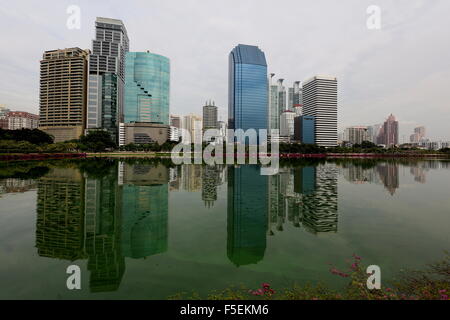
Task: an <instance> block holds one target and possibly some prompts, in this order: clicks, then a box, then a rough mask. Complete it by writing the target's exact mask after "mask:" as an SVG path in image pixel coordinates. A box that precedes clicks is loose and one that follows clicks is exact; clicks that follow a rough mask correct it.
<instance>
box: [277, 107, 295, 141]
mask: <svg viewBox="0 0 450 320" xmlns="http://www.w3.org/2000/svg"><path fill="white" fill-rule="evenodd" d="M295 116H296V115H295V113H294V112H293V111H290V110H285V111H283V113H282V114H281V116H280V136H281V137H286V138H287V139H288V140H290V139H291V138H294V118H295Z"/></svg>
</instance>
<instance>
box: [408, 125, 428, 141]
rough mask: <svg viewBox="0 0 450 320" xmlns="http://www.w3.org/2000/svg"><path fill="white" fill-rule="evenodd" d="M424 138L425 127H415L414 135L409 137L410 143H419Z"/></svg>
mask: <svg viewBox="0 0 450 320" xmlns="http://www.w3.org/2000/svg"><path fill="white" fill-rule="evenodd" d="M425 136H426V129H425V127H417V128H414V134H413V135H411V137H410V142H411V143H420V142H421V141H422V140H423V139H425Z"/></svg>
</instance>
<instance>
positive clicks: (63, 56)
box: [39, 48, 89, 142]
mask: <svg viewBox="0 0 450 320" xmlns="http://www.w3.org/2000/svg"><path fill="white" fill-rule="evenodd" d="M88 55H89V51H88V50H81V49H80V48H69V49H62V50H51V51H45V52H44V55H43V58H42V60H41V71H40V89H39V121H40V122H39V129H41V130H43V131H45V132H47V133H48V134H50V135H53V136H54V138H55V142H61V141H66V140H72V139H78V138H79V137H80V136H81V135H82V134H83V133H84V132H83V131H84V128H85V115H86V86H87V84H86V81H87V70H88Z"/></svg>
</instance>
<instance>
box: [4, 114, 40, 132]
mask: <svg viewBox="0 0 450 320" xmlns="http://www.w3.org/2000/svg"><path fill="white" fill-rule="evenodd" d="M6 118H7V120H8V128H5V129H9V130H19V129H36V128H37V127H38V126H39V116H38V115H37V114H32V113H29V112H23V111H10V112H8V114H7V116H6Z"/></svg>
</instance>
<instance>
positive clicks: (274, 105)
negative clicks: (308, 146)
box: [268, 73, 281, 135]
mask: <svg viewBox="0 0 450 320" xmlns="http://www.w3.org/2000/svg"><path fill="white" fill-rule="evenodd" d="M274 76H275V73H271V74H270V79H269V110H268V116H269V121H268V125H269V133H268V134H269V135H271V132H270V130H280V114H281V112H280V108H279V106H278V85H276V84H273V83H272V79H273V77H274Z"/></svg>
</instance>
